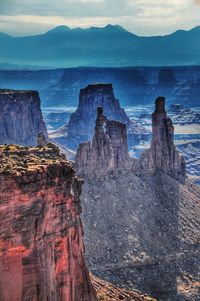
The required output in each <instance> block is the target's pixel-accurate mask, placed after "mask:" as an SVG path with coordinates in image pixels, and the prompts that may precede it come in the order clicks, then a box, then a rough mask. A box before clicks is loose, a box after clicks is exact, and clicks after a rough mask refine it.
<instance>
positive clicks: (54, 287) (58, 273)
mask: <svg viewBox="0 0 200 301" xmlns="http://www.w3.org/2000/svg"><path fill="white" fill-rule="evenodd" d="M0 160H1V165H0V200H1V201H0V300H2V301H11V300H12V301H21V300H35V301H45V300H46V301H47V300H49V301H61V300H62V301H75V300H78V301H95V300H97V299H96V293H95V291H94V288H93V286H92V284H91V281H90V277H89V274H88V270H87V266H86V263H85V259H84V245H83V227H82V222H81V219H80V213H81V204H80V199H79V197H80V193H81V186H82V181H81V180H79V179H78V178H77V177H76V176H75V172H74V170H73V167H72V164H71V163H70V162H69V161H67V160H66V158H65V156H64V155H62V154H61V153H60V152H59V149H58V148H57V147H56V146H54V145H52V144H48V145H47V146H44V147H35V148H33V147H32V148H27V147H18V146H14V145H10V146H0Z"/></svg>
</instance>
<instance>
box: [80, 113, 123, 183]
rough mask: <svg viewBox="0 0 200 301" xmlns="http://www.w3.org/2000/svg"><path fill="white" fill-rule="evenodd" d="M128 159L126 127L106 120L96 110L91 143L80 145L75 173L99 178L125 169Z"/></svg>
mask: <svg viewBox="0 0 200 301" xmlns="http://www.w3.org/2000/svg"><path fill="white" fill-rule="evenodd" d="M128 159H129V155H128V146H127V135H126V125H125V124H123V123H121V122H118V121H114V120H109V119H107V118H106V117H105V116H104V115H103V109H102V108H101V107H100V108H98V109H97V119H96V126H95V134H94V136H93V140H92V143H91V142H85V143H81V144H80V145H79V147H78V150H77V154H76V157H75V162H76V164H75V168H76V171H77V173H78V174H79V175H81V176H86V177H90V178H97V177H99V178H101V177H103V176H105V175H106V174H107V173H109V172H111V171H115V170H116V169H118V168H120V167H122V166H123V167H125V163H126V162H127V161H128Z"/></svg>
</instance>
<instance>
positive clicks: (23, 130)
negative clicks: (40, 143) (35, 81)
mask: <svg viewBox="0 0 200 301" xmlns="http://www.w3.org/2000/svg"><path fill="white" fill-rule="evenodd" d="M39 132H43V133H44V135H45V137H46V138H47V130H46V126H45V124H44V121H43V117H42V112H41V108H40V97H39V94H38V92H36V91H18V90H0V144H10V143H15V144H19V145H36V144H37V134H38V133H39Z"/></svg>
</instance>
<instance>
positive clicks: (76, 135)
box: [50, 84, 150, 149]
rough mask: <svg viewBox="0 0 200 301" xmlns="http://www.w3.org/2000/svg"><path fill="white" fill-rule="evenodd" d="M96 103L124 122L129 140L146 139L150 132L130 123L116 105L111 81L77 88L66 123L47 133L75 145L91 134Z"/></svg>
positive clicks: (62, 142)
mask: <svg viewBox="0 0 200 301" xmlns="http://www.w3.org/2000/svg"><path fill="white" fill-rule="evenodd" d="M98 107H102V108H103V110H104V113H105V115H106V117H107V118H109V119H111V120H115V121H120V122H123V123H124V124H126V125H127V128H128V141H130V144H133V143H135V144H137V143H138V142H139V141H140V140H141V139H143V140H148V139H149V137H150V134H149V132H148V131H147V130H146V129H145V128H144V127H141V126H139V125H138V126H137V124H136V123H131V121H130V119H129V118H128V116H127V115H126V113H125V111H124V109H122V108H121V107H120V103H119V100H117V99H116V98H115V96H114V93H113V88H112V85H111V84H91V85H88V86H87V87H86V88H85V89H81V91H80V97H79V105H78V108H77V110H76V111H75V112H74V113H73V114H72V115H71V116H70V120H69V123H68V124H67V125H66V126H64V127H63V128H61V129H58V130H57V131H56V132H54V133H52V134H51V135H50V137H51V138H52V139H56V141H58V142H59V143H60V144H62V145H64V146H67V147H69V148H72V149H76V148H77V147H78V145H79V143H81V142H84V141H87V140H90V139H91V138H92V136H93V134H94V126H95V120H96V110H97V108H98Z"/></svg>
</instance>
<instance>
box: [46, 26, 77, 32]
mask: <svg viewBox="0 0 200 301" xmlns="http://www.w3.org/2000/svg"><path fill="white" fill-rule="evenodd" d="M69 30H71V28H70V27H68V26H65V25H59V26H57V27H55V28H53V29H51V30H49V31H47V32H46V34H63V33H65V32H67V31H69Z"/></svg>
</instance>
